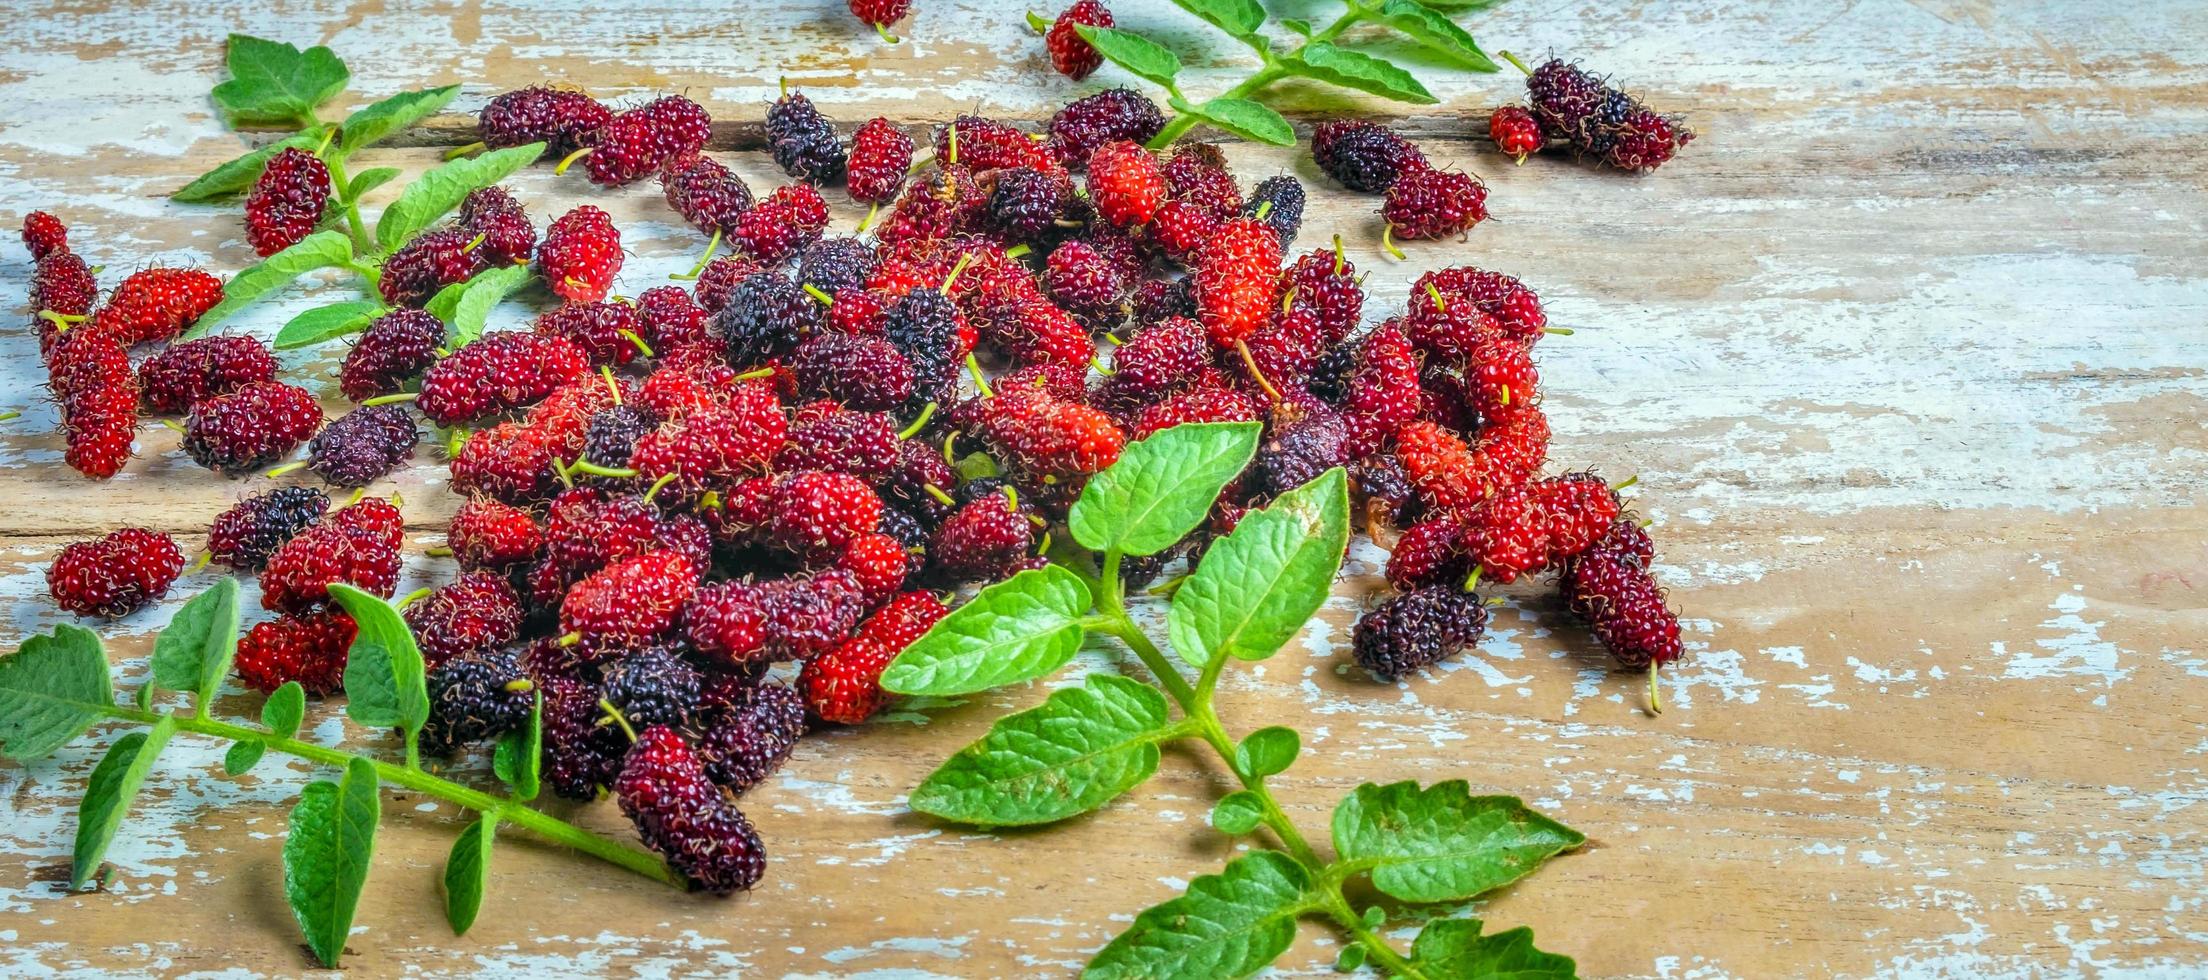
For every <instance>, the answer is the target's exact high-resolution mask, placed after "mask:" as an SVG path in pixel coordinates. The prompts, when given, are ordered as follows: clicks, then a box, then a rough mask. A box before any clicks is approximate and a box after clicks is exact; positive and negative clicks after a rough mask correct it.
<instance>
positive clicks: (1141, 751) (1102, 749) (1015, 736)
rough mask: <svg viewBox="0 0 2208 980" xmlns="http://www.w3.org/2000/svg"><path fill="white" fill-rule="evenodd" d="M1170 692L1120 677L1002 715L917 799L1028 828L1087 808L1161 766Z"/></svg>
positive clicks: (933, 810) (946, 812) (979, 820)
mask: <svg viewBox="0 0 2208 980" xmlns="http://www.w3.org/2000/svg"><path fill="white" fill-rule="evenodd" d="M1166 720H1167V719H1166V706H1165V695H1163V694H1160V693H1158V690H1157V689H1156V688H1153V687H1151V686H1149V685H1147V684H1143V683H1140V682H1137V681H1132V680H1129V679H1127V678H1125V677H1120V676H1117V675H1113V674H1094V675H1091V676H1090V677H1089V679H1088V681H1087V683H1085V684H1083V685H1082V686H1081V687H1073V688H1066V689H1064V690H1061V691H1058V692H1056V693H1053V694H1052V695H1051V696H1050V697H1049V698H1048V699H1046V700H1045V701H1044V702H1043V703H1042V704H1041V705H1038V706H1036V707H1034V708H1030V709H1028V710H1026V711H1022V712H1019V713H1017V714H1010V715H1006V716H1004V717H1002V718H999V719H997V723H996V725H995V726H993V727H991V728H990V729H989V734H987V735H984V736H982V738H981V740H980V741H977V742H975V743H973V744H972V745H968V746H967V747H965V748H964V749H961V750H959V752H958V754H957V755H954V756H951V757H950V758H949V759H948V760H946V761H945V762H944V763H943V765H942V766H941V767H940V768H938V769H936V770H935V772H933V773H930V774H929V775H928V778H927V779H926V780H924V781H922V782H921V783H920V785H919V786H918V787H917V788H915V789H914V790H913V791H912V800H911V804H910V805H911V806H912V808H913V809H915V810H918V811H920V812H922V813H926V814H931V815H933V816H937V817H941V818H943V819H945V820H955V821H958V822H960V823H969V824H980V825H984V826H992V827H1000V826H1001V827H1019V826H1029V825H1032V824H1042V823H1050V822H1052V821H1056V820H1063V819H1065V818H1067V817H1071V816H1075V815H1077V814H1082V813H1087V812H1089V811H1090V810H1094V809H1096V808H1097V807H1100V806H1103V805H1104V804H1106V803H1109V802H1111V801H1112V799H1113V798H1114V797H1117V796H1118V795H1119V794H1121V793H1124V792H1126V791H1128V790H1129V789H1132V788H1134V786H1135V785H1136V784H1138V783H1141V782H1142V781H1143V780H1145V779H1148V778H1150V776H1151V774H1152V773H1155V772H1157V771H1158V740H1159V739H1161V738H1163V737H1165V735H1166V730H1167V725H1166Z"/></svg>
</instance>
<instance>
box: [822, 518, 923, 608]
mask: <svg viewBox="0 0 2208 980" xmlns="http://www.w3.org/2000/svg"><path fill="white" fill-rule="evenodd" d="M836 567H837V568H840V569H843V570H844V571H846V572H850V573H851V577H852V578H853V579H855V580H857V581H858V583H859V590H860V591H862V592H864V593H866V597H867V601H868V602H869V603H870V604H871V603H876V602H881V601H883V600H886V599H888V598H889V597H890V596H891V595H892V594H894V593H895V592H896V591H897V590H898V588H900V587H902V586H903V585H904V584H905V576H906V575H908V574H910V572H911V571H912V556H911V555H909V554H907V553H906V552H905V546H904V543H903V542H901V541H899V540H897V539H896V538H894V537H891V536H889V535H887V534H880V533H876V532H868V533H866V534H861V535H859V536H858V537H855V538H852V539H851V543H850V544H847V545H845V546H844V549H843V553H842V554H840V555H837V556H836Z"/></svg>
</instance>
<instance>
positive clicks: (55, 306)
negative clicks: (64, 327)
mask: <svg viewBox="0 0 2208 980" xmlns="http://www.w3.org/2000/svg"><path fill="white" fill-rule="evenodd" d="M99 300H100V284H99V281H98V280H96V279H94V278H93V277H92V267H91V266H89V265H86V264H85V262H84V259H83V258H82V257H81V256H79V255H77V253H75V252H71V251H69V250H68V249H56V250H54V251H51V252H48V253H46V254H45V255H44V256H42V257H40V258H39V260H38V265H37V267H36V268H35V269H33V270H32V272H31V310H32V313H33V315H36V314H38V313H44V312H49V311H50V312H53V313H55V314H57V315H60V316H70V317H77V316H87V315H89V314H90V313H91V312H92V306H93V304H95V303H97V302H99ZM37 319H38V351H39V353H40V354H47V353H50V352H51V351H52V350H53V349H54V342H55V341H57V340H59V339H61V331H60V329H59V325H58V324H57V323H56V321H54V320H52V319H49V318H47V317H43V316H40V317H38V318H37Z"/></svg>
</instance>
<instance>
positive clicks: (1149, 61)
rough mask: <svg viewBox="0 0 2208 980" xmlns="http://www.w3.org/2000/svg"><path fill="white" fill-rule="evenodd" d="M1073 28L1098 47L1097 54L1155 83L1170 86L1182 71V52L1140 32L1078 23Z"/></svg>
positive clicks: (1165, 86)
mask: <svg viewBox="0 0 2208 980" xmlns="http://www.w3.org/2000/svg"><path fill="white" fill-rule="evenodd" d="M1073 29H1074V30H1075V31H1078V32H1080V34H1081V38H1082V40H1085V41H1087V42H1089V44H1090V45H1091V46H1092V47H1094V48H1096V53H1097V54H1100V55H1103V56H1104V60H1106V61H1109V62H1111V63H1112V64H1115V65H1118V66H1120V67H1121V68H1125V69H1127V70H1128V71H1130V72H1132V73H1134V75H1135V76H1136V77H1138V78H1142V79H1145V80H1147V81H1149V82H1151V83H1152V84H1155V85H1159V86H1162V87H1164V88H1168V89H1170V88H1172V87H1173V78H1174V76H1176V75H1179V74H1180V73H1181V59H1180V56H1179V55H1176V54H1174V53H1173V52H1171V51H1168V50H1166V49H1165V47H1163V46H1162V45H1160V44H1158V42H1156V41H1153V40H1150V39H1149V38H1146V37H1143V36H1142V35H1140V34H1136V33H1134V32H1132V31H1122V30H1118V29H1116V28H1111V27H1091V26H1089V25H1087V24H1075V25H1074V28H1073Z"/></svg>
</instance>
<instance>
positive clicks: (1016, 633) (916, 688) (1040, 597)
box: [881, 565, 1091, 697]
mask: <svg viewBox="0 0 2208 980" xmlns="http://www.w3.org/2000/svg"><path fill="white" fill-rule="evenodd" d="M1090 601H1091V600H1090V596H1089V587H1088V586H1086V585H1083V584H1081V579H1080V578H1079V577H1078V576H1075V575H1074V574H1073V573H1072V572H1069V571H1067V570H1065V569H1064V568H1061V567H1059V566H1057V565H1047V566H1044V567H1042V568H1031V569H1028V570H1027V571H1024V572H1021V573H1019V574H1018V575H1014V576H1012V577H1011V578H1008V579H1005V580H1004V581H1002V582H998V583H997V584H995V585H992V586H990V587H988V588H986V589H983V590H981V591H980V592H979V593H977V594H975V596H974V597H973V599H972V600H970V601H968V602H967V603H966V604H965V605H963V606H960V607H958V608H957V609H954V610H951V614H950V615H948V616H945V617H943V618H942V619H940V620H938V621H936V624H935V626H934V627H933V628H931V629H929V630H928V632H927V633H926V634H924V635H922V636H921V637H920V638H919V639H918V640H914V641H913V643H912V645H911V646H909V647H906V648H905V652H903V653H900V654H898V655H897V659H895V660H893V661H890V664H889V669H887V670H884V671H883V672H882V682H881V683H882V688H883V689H884V690H888V691H891V692H894V693H897V694H930V695H935V696H937V697H950V696H953V695H959V694H972V693H974V692H975V691H986V690H988V689H990V688H992V687H1001V686H1003V685H1006V684H1016V683H1019V682H1020V681H1028V680H1034V679H1035V678H1037V677H1041V676H1043V675H1045V674H1048V673H1051V672H1052V671H1055V670H1057V669H1058V668H1060V667H1063V666H1065V665H1066V661H1068V660H1072V659H1073V655H1074V653H1075V651H1078V650H1080V649H1081V636H1082V626H1081V616H1082V615H1083V614H1085V613H1087V612H1088V611H1089V603H1090Z"/></svg>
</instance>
